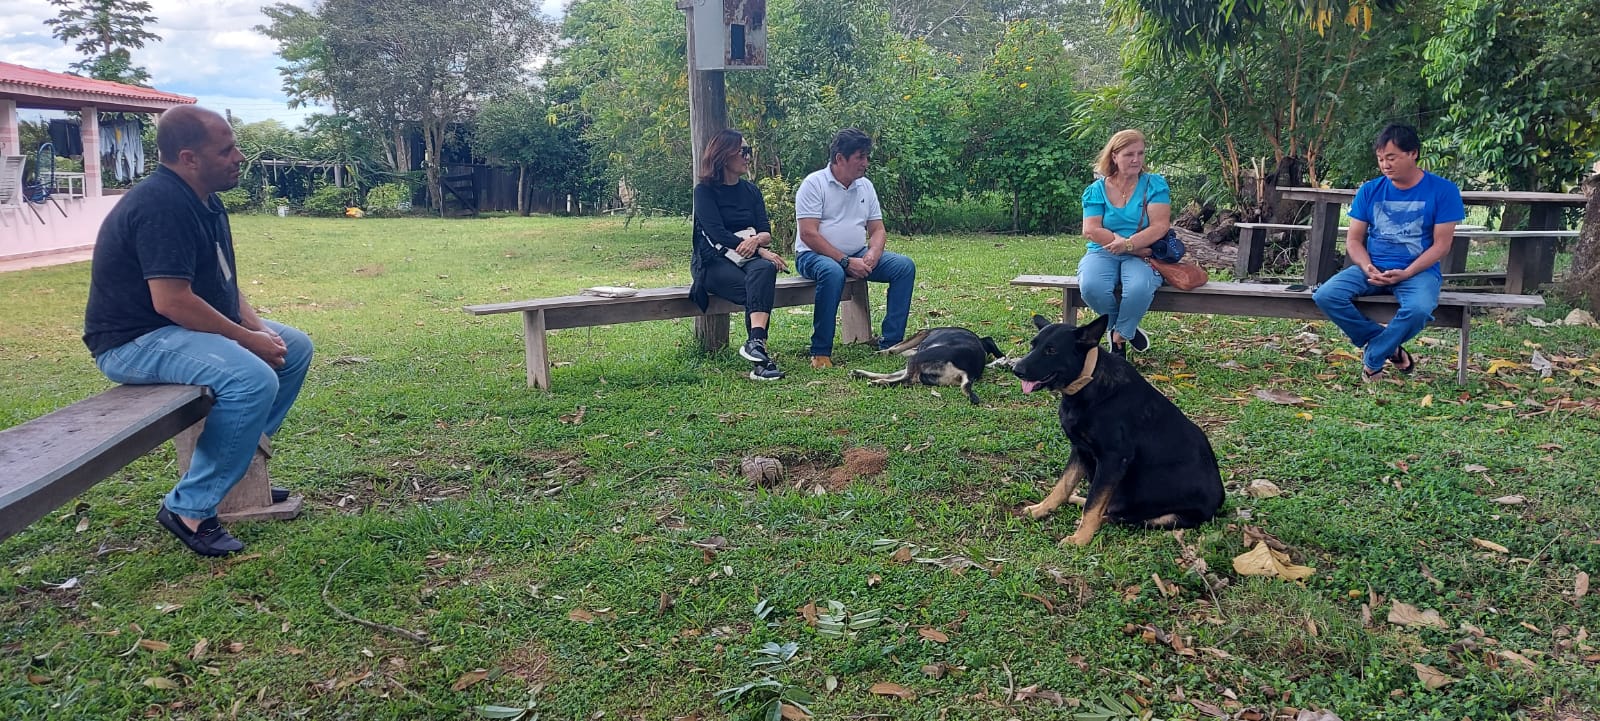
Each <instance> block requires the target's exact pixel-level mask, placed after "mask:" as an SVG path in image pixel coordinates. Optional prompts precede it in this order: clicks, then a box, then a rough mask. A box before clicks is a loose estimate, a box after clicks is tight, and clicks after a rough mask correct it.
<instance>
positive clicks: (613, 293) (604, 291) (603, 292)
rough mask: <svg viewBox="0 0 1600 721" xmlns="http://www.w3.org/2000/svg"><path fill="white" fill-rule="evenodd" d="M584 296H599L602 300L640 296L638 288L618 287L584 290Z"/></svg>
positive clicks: (602, 286)
mask: <svg viewBox="0 0 1600 721" xmlns="http://www.w3.org/2000/svg"><path fill="white" fill-rule="evenodd" d="M582 292H583V294H584V295H597V296H600V297H602V298H630V297H633V296H635V295H638V294H639V289H638V288H624V287H622V286H618V285H597V286H595V287H593V288H584V289H583V291H582Z"/></svg>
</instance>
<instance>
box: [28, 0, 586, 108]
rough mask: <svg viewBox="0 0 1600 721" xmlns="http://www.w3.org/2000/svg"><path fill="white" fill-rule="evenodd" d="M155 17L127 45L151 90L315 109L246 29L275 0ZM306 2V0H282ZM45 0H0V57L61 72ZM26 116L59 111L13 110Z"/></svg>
mask: <svg viewBox="0 0 1600 721" xmlns="http://www.w3.org/2000/svg"><path fill="white" fill-rule="evenodd" d="M148 1H149V2H150V5H151V13H150V14H152V15H154V16H155V17H156V22H155V24H154V25H153V26H151V27H149V28H147V29H149V30H151V31H152V32H154V33H155V34H157V35H160V36H161V40H159V41H156V42H152V43H149V44H147V45H145V47H144V48H143V49H140V50H135V51H133V61H134V64H135V65H139V66H142V67H144V69H145V70H148V71H149V72H150V84H151V85H153V86H155V88H157V89H158V90H164V91H167V92H172V93H178V94H179V95H188V96H191V97H194V98H196V99H197V100H198V101H199V104H200V105H201V106H204V107H207V108H210V109H212V110H216V111H217V112H222V111H223V110H231V111H233V114H234V115H235V116H237V117H239V118H241V119H243V120H244V121H245V122H255V121H258V120H267V119H275V120H278V121H280V122H282V123H284V124H285V125H288V126H290V127H297V126H299V125H300V122H301V121H302V120H304V119H305V117H306V116H307V115H310V114H311V113H315V112H319V111H323V112H325V109H321V108H315V107H312V108H307V107H300V108H292V109H291V108H290V107H289V101H288V98H287V97H285V95H284V93H283V79H282V78H281V77H279V75H278V66H279V65H281V64H282V62H283V61H282V59H281V58H279V57H278V54H277V50H278V45H277V43H276V42H274V41H273V40H272V39H271V38H268V37H267V36H265V35H262V34H260V33H257V32H256V31H254V30H252V29H251V28H253V27H255V26H257V25H261V24H264V23H266V22H267V18H266V16H265V15H262V14H261V6H263V5H270V4H274V3H275V2H278V1H279V0H208V1H207V2H203V3H202V2H195V1H194V0H148ZM287 1H288V2H290V3H292V4H294V5H299V6H301V7H310V6H311V5H312V4H313V0H287ZM540 2H541V5H542V10H543V12H544V14H545V15H547V16H551V17H559V16H560V14H561V11H562V6H563V4H564V0H540ZM55 15H56V13H55V8H54V7H53V6H52V5H50V3H49V2H47V0H0V62H8V63H15V64H17V65H26V66H28V67H32V68H39V69H42V70H52V71H55V72H68V71H69V70H70V67H69V66H70V65H72V64H73V63H75V62H78V61H79V60H82V59H83V57H82V56H80V55H79V54H78V53H77V51H75V50H73V49H72V48H71V47H70V46H68V45H67V44H65V43H63V42H61V41H60V40H57V39H56V38H54V37H51V35H50V28H49V27H48V26H46V25H45V24H44V21H45V20H47V19H49V18H52V17H55ZM18 115H19V116H21V117H22V118H26V119H30V120H31V119H34V118H37V117H40V116H44V117H60V114H59V113H45V112H43V111H38V110H25V109H18Z"/></svg>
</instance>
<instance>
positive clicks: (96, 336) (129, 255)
mask: <svg viewBox="0 0 1600 721" xmlns="http://www.w3.org/2000/svg"><path fill="white" fill-rule="evenodd" d="M235 267H237V266H235V265H234V260H233V232H232V231H231V230H230V229H229V227H228V214H227V213H225V212H223V209H222V200H221V199H219V198H218V197H217V195H216V193H212V194H211V195H210V196H209V197H207V198H206V200H205V202H201V200H200V197H199V196H197V195H195V193H194V190H193V189H192V188H190V187H189V184H188V183H187V182H184V180H183V178H181V177H178V174H177V173H174V172H172V171H171V170H170V169H168V168H167V167H166V166H164V165H163V166H158V167H157V168H156V171H155V172H154V173H152V174H151V175H150V177H149V178H146V179H145V180H144V181H143V182H141V183H139V184H138V185H135V186H133V189H132V190H130V191H128V193H127V197H125V198H123V199H122V201H121V202H119V203H117V205H116V207H114V208H112V209H111V213H110V214H109V215H107V216H106V219H105V221H104V222H102V223H101V224H100V236H99V238H98V239H97V240H96V241H95V244H94V262H93V263H92V264H91V265H90V279H89V305H88V309H87V310H86V311H85V313H84V321H83V342H84V344H85V345H87V346H89V352H90V353H93V354H94V355H95V357H97V358H98V357H99V356H100V354H102V353H104V352H106V351H108V350H111V349H113V348H116V347H118V346H121V345H122V344H124V343H127V342H129V341H131V340H133V339H135V338H138V337H139V336H142V335H144V334H146V333H149V332H150V331H153V330H156V329H158V328H164V327H166V326H169V325H174V323H173V322H172V321H171V320H170V319H168V318H167V317H166V316H164V315H161V314H160V313H157V312H156V308H155V303H154V302H153V301H152V300H151V298H150V284H149V283H148V282H147V281H149V280H150V279H151V278H182V279H184V280H187V281H189V284H190V288H191V289H192V290H193V291H194V294H195V295H197V296H200V298H201V299H202V300H204V301H205V302H206V303H207V304H209V305H210V306H211V307H212V308H216V309H217V312H218V313H221V314H222V315H224V316H226V317H227V318H228V320H231V321H233V322H235V323H238V322H240V316H239V284H238V281H237V279H235V278H234V277H233V272H232V270H231V269H232V268H235Z"/></svg>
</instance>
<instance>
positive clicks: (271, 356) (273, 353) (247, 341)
mask: <svg viewBox="0 0 1600 721" xmlns="http://www.w3.org/2000/svg"><path fill="white" fill-rule="evenodd" d="M239 345H242V346H244V349H245V350H247V351H250V352H251V353H254V354H256V357H258V358H260V359H261V360H264V361H266V362H267V365H269V366H272V367H273V368H282V367H283V364H284V363H286V362H287V360H288V356H289V347H288V346H287V345H284V343H283V338H281V337H279V336H278V334H277V333H274V332H272V331H270V330H253V331H250V334H249V335H247V336H245V338H244V341H243V342H241V343H240V344H239Z"/></svg>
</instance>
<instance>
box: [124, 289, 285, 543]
mask: <svg viewBox="0 0 1600 721" xmlns="http://www.w3.org/2000/svg"><path fill="white" fill-rule="evenodd" d="M263 322H264V323H266V325H267V326H268V327H270V328H272V329H273V330H274V331H277V333H278V335H280V336H282V337H283V343H284V345H285V346H287V347H288V350H289V352H288V354H287V355H286V356H285V362H284V365H283V367H282V368H277V369H274V368H273V367H272V366H269V365H267V362H266V361H264V360H261V358H260V357H259V356H257V355H256V354H254V353H251V352H250V351H248V350H245V348H244V346H242V345H239V344H238V343H235V342H233V341H231V340H228V339H227V338H224V337H222V336H220V335H217V334H215V333H200V332H197V331H192V330H189V329H187V328H183V327H181V326H176V325H169V326H167V327H165V328H159V329H157V330H153V331H150V332H149V333H146V334H144V335H142V336H139V337H138V338H135V339H133V340H131V341H129V342H127V343H124V344H122V345H120V346H117V347H116V348H112V349H111V350H108V351H106V352H105V353H102V354H100V357H99V358H96V359H95V365H97V366H99V367H100V372H102V373H104V374H106V377H107V378H110V379H111V380H114V381H116V382H118V383H127V384H132V385H139V384H149V383H184V384H189V385H197V386H209V387H210V388H211V392H212V394H213V395H215V396H216V403H215V405H213V406H212V407H211V412H210V413H209V414H208V415H207V416H206V427H205V430H203V431H201V432H200V438H199V439H197V440H196V441H195V447H194V458H193V459H192V461H191V462H190V464H189V472H188V473H185V474H183V478H182V479H179V481H178V485H176V486H174V487H173V488H172V491H171V492H170V493H168V494H167V498H166V505H167V510H169V511H172V512H173V513H176V514H178V515H180V516H183V517H184V518H198V519H201V520H204V519H207V518H210V517H212V516H215V515H217V504H219V503H221V502H222V498H223V496H226V495H228V491H229V490H232V489H233V486H234V484H236V483H238V482H239V480H240V479H242V478H244V474H245V471H246V470H248V469H249V468H250V460H251V459H252V458H254V457H255V453H256V444H257V442H258V441H259V440H260V438H261V435H262V434H263V433H265V434H266V435H268V436H270V435H272V434H274V433H277V432H278V427H279V426H282V425H283V419H284V417H285V416H287V415H289V407H290V406H292V405H294V399H295V397H296V396H298V395H300V386H301V385H303V384H304V383H305V380H306V371H307V370H308V369H309V368H310V367H311V339H310V338H309V337H307V336H306V334H305V333H302V332H300V331H299V330H296V329H294V328H290V327H289V326H286V325H284V324H282V323H277V322H274V321H270V320H264V321H263Z"/></svg>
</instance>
